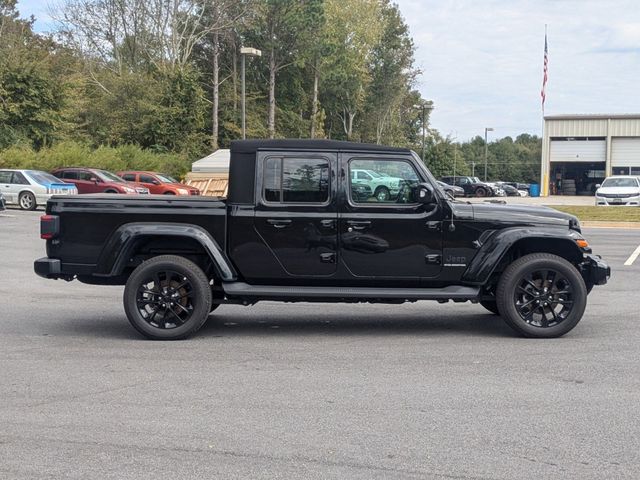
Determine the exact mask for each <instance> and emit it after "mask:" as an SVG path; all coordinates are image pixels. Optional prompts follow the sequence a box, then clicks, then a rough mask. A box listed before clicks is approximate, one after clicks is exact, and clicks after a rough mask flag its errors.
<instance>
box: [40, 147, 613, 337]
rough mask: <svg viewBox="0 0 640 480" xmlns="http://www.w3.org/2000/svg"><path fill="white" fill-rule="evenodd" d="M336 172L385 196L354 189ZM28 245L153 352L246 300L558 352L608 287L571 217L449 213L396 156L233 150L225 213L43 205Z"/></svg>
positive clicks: (88, 198) (167, 204)
mask: <svg viewBox="0 0 640 480" xmlns="http://www.w3.org/2000/svg"><path fill="white" fill-rule="evenodd" d="M351 170H366V171H367V172H373V173H370V176H371V177H375V178H382V179H385V178H386V179H392V180H389V181H393V182H394V185H393V192H394V194H393V195H390V196H385V198H382V199H381V198H380V196H376V195H374V194H373V193H372V192H371V189H370V188H368V189H362V188H360V189H358V190H356V189H355V188H354V187H353V186H352V185H351V179H352V175H350V171H351ZM376 175H378V177H376ZM381 181H383V180H381ZM384 181H386V180H384ZM396 192H397V193H396ZM41 236H42V238H44V239H46V240H47V244H46V248H47V257H45V258H41V259H39V260H36V261H35V265H34V268H35V271H36V273H37V274H38V275H41V276H43V277H46V278H55V279H57V278H62V279H65V280H72V279H78V280H79V281H81V282H83V283H89V284H94V285H125V289H124V309H125V311H126V314H127V317H128V318H129V321H130V322H131V324H132V325H133V326H134V327H135V328H136V329H137V330H138V331H139V332H140V333H142V334H143V335H145V336H147V337H149V338H152V339H181V338H185V337H187V336H189V335H191V334H193V333H194V332H196V331H197V330H198V329H199V328H200V327H201V326H202V325H203V324H204V322H205V321H206V320H207V317H208V316H209V314H210V312H211V311H213V310H214V309H215V308H217V307H218V306H219V305H221V304H224V303H232V304H242V305H250V304H254V303H256V302H258V301H260V300H279V301H284V302H381V303H401V302H407V301H410V302H413V301H416V300H437V301H439V302H447V301H449V300H453V301H456V302H464V301H471V302H474V303H478V302H479V303H480V304H481V305H483V306H484V307H485V308H487V309H488V310H490V311H491V312H493V313H496V314H499V315H501V316H502V317H503V318H504V320H505V321H506V322H507V323H508V324H509V325H510V326H511V327H513V328H514V329H515V330H516V331H518V332H519V333H520V334H522V335H525V336H528V337H557V336H560V335H563V334H565V333H567V332H568V331H570V330H571V329H572V328H573V327H575V326H576V324H577V323H578V322H579V321H580V318H581V317H582V315H583V313H584V310H585V307H586V303H587V294H588V293H589V292H590V291H591V288H592V287H593V286H594V285H601V284H604V283H606V282H607V279H608V277H609V275H610V269H609V267H608V266H607V265H606V264H605V263H604V262H603V261H602V260H601V259H600V257H598V256H595V255H592V254H591V249H590V247H589V245H588V243H587V241H586V240H585V239H584V238H583V236H582V235H581V233H580V224H579V222H578V220H577V219H576V218H575V217H573V216H571V215H567V214H564V213H561V212H558V211H556V210H553V209H550V208H541V207H525V206H507V205H484V204H470V203H467V202H459V201H456V200H454V199H453V198H450V197H448V196H447V195H445V194H444V192H443V191H442V190H440V188H439V187H438V186H437V183H436V180H435V179H434V178H433V176H432V175H431V173H430V172H429V171H428V170H427V169H426V168H425V166H424V164H423V163H422V162H421V161H420V158H419V157H418V156H417V155H416V154H415V153H414V152H412V151H411V150H407V149H402V148H391V147H385V146H380V145H366V144H357V143H348V142H337V141H330V140H243V141H236V142H232V144H231V166H230V171H229V195H228V198H226V199H219V198H206V197H170V198H169V197H166V196H162V195H157V196H156V195H144V196H136V197H134V196H128V195H113V194H112V195H107V194H98V195H80V196H69V197H54V198H52V199H51V200H49V202H48V203H47V211H46V215H44V216H43V217H42V219H41Z"/></svg>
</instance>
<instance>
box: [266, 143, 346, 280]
mask: <svg viewBox="0 0 640 480" xmlns="http://www.w3.org/2000/svg"><path fill="white" fill-rule="evenodd" d="M336 167H337V154H335V153H324V152H319V153H307V154H304V153H277V152H263V153H260V154H259V156H258V162H257V169H258V176H257V177H258V179H259V185H258V190H257V191H258V195H257V197H259V198H256V209H255V216H254V228H255V230H256V232H257V234H258V237H259V238H260V240H261V241H262V242H263V245H264V246H265V247H266V249H265V253H266V252H267V251H268V253H266V254H267V255H268V256H270V258H271V259H274V260H275V261H274V262H273V263H272V264H271V265H272V267H270V268H271V271H270V272H269V276H270V277H272V278H285V279H286V278H291V277H323V276H331V275H333V274H334V273H335V271H336V262H337V246H336V244H337V216H338V215H337V208H336V175H335V172H336ZM265 260H266V259H265ZM267 263H268V262H267ZM267 263H265V265H266V264H267Z"/></svg>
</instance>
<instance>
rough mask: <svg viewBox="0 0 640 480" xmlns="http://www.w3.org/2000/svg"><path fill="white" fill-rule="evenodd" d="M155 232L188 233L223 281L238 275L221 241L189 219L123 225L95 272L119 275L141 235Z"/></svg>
mask: <svg viewBox="0 0 640 480" xmlns="http://www.w3.org/2000/svg"><path fill="white" fill-rule="evenodd" d="M156 236H174V237H187V238H192V239H193V240H195V241H197V242H198V243H199V244H200V245H202V247H203V248H204V250H205V251H206V252H207V254H208V255H209V258H211V261H212V262H213V266H214V268H215V270H216V273H217V274H218V276H219V277H220V279H221V280H222V281H225V282H231V281H234V280H236V279H237V273H236V271H235V268H233V265H232V264H231V261H230V260H229V258H228V257H227V255H226V254H225V252H224V250H223V249H222V248H220V245H218V242H216V240H215V239H214V238H213V237H212V236H211V234H210V233H209V232H207V231H206V230H205V229H204V228H202V227H200V226H198V225H192V224H186V223H147V222H135V223H126V224H124V225H121V226H120V227H119V228H118V229H117V230H116V231H115V232H113V234H111V236H110V237H109V240H108V241H107V243H106V244H105V246H104V248H103V249H102V252H101V254H100V257H99V259H98V264H97V268H96V274H97V275H100V276H108V277H113V276H116V275H120V274H121V273H122V272H123V270H124V268H125V266H126V265H127V262H128V261H129V258H130V256H131V254H132V253H133V252H132V251H133V249H134V248H135V246H136V243H137V240H139V239H141V238H148V237H156Z"/></svg>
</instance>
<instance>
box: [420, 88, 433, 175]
mask: <svg viewBox="0 0 640 480" xmlns="http://www.w3.org/2000/svg"><path fill="white" fill-rule="evenodd" d="M434 108H435V107H434V106H433V102H431V101H429V102H422V161H423V162H425V163H426V153H427V110H429V114H431V111H432V110H433V109H434Z"/></svg>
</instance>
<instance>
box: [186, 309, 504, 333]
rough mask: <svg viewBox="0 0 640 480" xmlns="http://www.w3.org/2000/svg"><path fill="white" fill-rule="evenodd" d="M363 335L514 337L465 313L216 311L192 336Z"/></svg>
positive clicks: (496, 322) (496, 320)
mask: <svg viewBox="0 0 640 480" xmlns="http://www.w3.org/2000/svg"><path fill="white" fill-rule="evenodd" d="M313 335H330V336H341V335H345V336H346V335H348V336H367V335H411V336H415V335H424V336H434V335H472V336H487V337H517V335H516V334H515V333H514V332H513V330H511V329H510V328H509V327H508V326H507V325H506V324H505V323H504V321H503V320H502V319H501V318H500V317H498V316H496V315H490V314H484V313H479V314H468V315H460V314H457V315H451V316H438V317H435V316H433V317H427V318H421V317H417V316H416V315H411V314H399V315H392V316H387V318H384V319H375V318H371V316H370V315H352V314H350V315H349V317H348V318H345V317H344V316H341V315H317V316H311V317H310V316H309V315H304V316H303V315H292V314H288V315H286V316H283V317H282V316H281V317H279V318H274V316H269V317H267V318H265V317H262V318H261V317H260V316H259V315H258V316H248V315H234V314H231V313H230V314H226V313H223V312H220V313H219V314H218V313H217V312H216V314H213V315H211V316H209V319H208V320H207V323H206V324H205V325H204V326H203V327H202V329H200V331H199V332H198V333H197V334H196V336H202V337H209V336H213V337H215V336H224V337H242V336H313Z"/></svg>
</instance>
